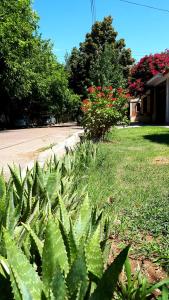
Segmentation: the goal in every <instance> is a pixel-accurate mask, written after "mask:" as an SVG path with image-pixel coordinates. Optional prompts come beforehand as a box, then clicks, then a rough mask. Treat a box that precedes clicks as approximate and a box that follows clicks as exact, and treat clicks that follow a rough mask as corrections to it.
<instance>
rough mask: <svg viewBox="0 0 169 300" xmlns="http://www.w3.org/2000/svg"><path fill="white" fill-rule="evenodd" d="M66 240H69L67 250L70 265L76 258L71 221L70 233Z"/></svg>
mask: <svg viewBox="0 0 169 300" xmlns="http://www.w3.org/2000/svg"><path fill="white" fill-rule="evenodd" d="M68 240H69V248H70V260H71V263H72V262H73V261H74V260H75V258H76V256H77V245H76V240H75V236H74V232H73V227H72V223H71V221H70V231H69V235H68Z"/></svg>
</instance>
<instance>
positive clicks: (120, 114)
mask: <svg viewBox="0 0 169 300" xmlns="http://www.w3.org/2000/svg"><path fill="white" fill-rule="evenodd" d="M129 96H130V95H129V94H127V93H126V92H125V90H123V89H122V88H119V89H113V88H112V86H109V87H104V88H102V87H100V86H98V87H94V86H91V87H89V88H88V99H85V100H83V103H82V111H83V112H84V120H83V125H84V128H85V132H86V134H87V136H88V137H89V138H91V139H94V140H99V139H101V138H104V136H105V133H106V132H108V131H109V129H110V127H111V126H113V125H116V124H118V123H124V122H125V123H126V122H127V117H126V111H127V99H128V98H129Z"/></svg>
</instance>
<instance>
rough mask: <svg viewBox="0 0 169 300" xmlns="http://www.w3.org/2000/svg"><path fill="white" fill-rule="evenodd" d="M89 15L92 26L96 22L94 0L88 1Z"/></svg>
mask: <svg viewBox="0 0 169 300" xmlns="http://www.w3.org/2000/svg"><path fill="white" fill-rule="evenodd" d="M90 7H91V14H92V24H94V23H95V21H96V3H95V0H90Z"/></svg>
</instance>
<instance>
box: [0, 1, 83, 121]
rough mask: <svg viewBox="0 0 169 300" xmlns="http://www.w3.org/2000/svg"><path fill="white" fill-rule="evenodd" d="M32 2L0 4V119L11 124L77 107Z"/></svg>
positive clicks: (62, 69) (2, 2) (65, 75)
mask: <svg viewBox="0 0 169 300" xmlns="http://www.w3.org/2000/svg"><path fill="white" fill-rule="evenodd" d="M31 5H32V1H31V0H17V1H16V0H10V1H8V0H1V2H0V20H1V23H0V95H1V103H0V115H1V114H2V113H3V114H5V115H6V116H7V117H8V118H10V121H11V122H12V120H13V119H15V118H16V116H17V115H19V114H23V113H25V112H27V114H29V115H30V114H32V111H33V110H34V111H35V113H34V114H36V115H37V114H38V113H39V114H40V113H41V112H43V111H53V112H56V111H57V113H58V114H59V113H60V112H62V111H63V110H65V109H66V107H70V103H73V101H72V99H73V97H74V99H75V103H76V101H77V96H75V95H74V94H73V93H72V92H71V91H69V90H68V77H67V74H66V72H65V70H64V68H63V66H62V65H61V64H59V63H58V62H57V59H56V57H55V55H54V54H53V52H52V44H51V42H50V41H48V40H43V39H42V38H41V36H40V35H39V34H38V32H37V29H38V17H37V15H36V13H35V12H34V11H33V9H32V6H31Z"/></svg>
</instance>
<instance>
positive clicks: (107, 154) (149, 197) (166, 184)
mask: <svg viewBox="0 0 169 300" xmlns="http://www.w3.org/2000/svg"><path fill="white" fill-rule="evenodd" d="M98 148H99V151H98V155H97V159H96V162H94V163H93V164H92V165H90V167H89V168H88V169H87V171H86V172H85V174H84V175H83V176H82V175H81V176H79V189H81V188H82V186H84V185H87V190H88V193H89V196H90V198H91V199H92V201H95V202H97V203H98V205H103V204H104V203H105V202H108V203H109V210H110V216H111V217H110V219H111V221H112V233H113V234H114V235H116V237H117V236H118V238H119V239H120V241H121V242H122V244H123V243H124V241H125V242H126V241H130V242H132V245H133V253H134V254H135V255H137V256H140V255H141V256H144V257H149V258H151V259H152V260H158V259H159V261H160V263H162V264H163V265H164V266H165V267H166V268H167V269H168V270H169V197H168V196H169V129H167V128H162V127H153V126H152V127H149V126H147V127H139V128H129V129H127V128H124V129H115V130H113V131H112V132H111V134H110V135H109V140H108V141H107V142H104V143H100V144H99V145H98Z"/></svg>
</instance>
